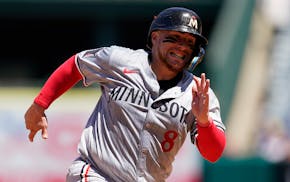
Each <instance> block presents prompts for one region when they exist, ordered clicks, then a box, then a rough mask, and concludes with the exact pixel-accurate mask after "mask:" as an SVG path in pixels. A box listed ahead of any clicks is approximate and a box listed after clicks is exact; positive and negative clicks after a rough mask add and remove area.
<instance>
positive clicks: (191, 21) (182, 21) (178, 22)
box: [147, 7, 208, 70]
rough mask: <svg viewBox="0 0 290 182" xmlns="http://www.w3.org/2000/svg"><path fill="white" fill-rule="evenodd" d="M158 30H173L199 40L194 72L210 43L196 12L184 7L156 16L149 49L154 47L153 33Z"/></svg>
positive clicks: (194, 59)
mask: <svg viewBox="0 0 290 182" xmlns="http://www.w3.org/2000/svg"><path fill="white" fill-rule="evenodd" d="M156 30H171V31H178V32H184V33H190V34H192V35H193V36H194V37H196V38H197V43H196V48H197V51H195V53H194V55H193V60H192V63H191V64H190V69H191V70H193V69H194V68H195V66H196V65H197V64H198V63H200V62H201V60H202V58H203V56H204V54H205V50H204V48H203V46H205V45H206V44H207V43H208V41H207V39H206V38H205V37H204V36H203V35H202V23H201V20H200V18H199V16H198V15H197V14H196V13H195V12H194V11H192V10H190V9H186V8H183V7H171V8H167V9H165V10H163V11H161V12H160V13H159V14H158V15H157V16H155V17H154V20H153V21H152V23H151V26H150V29H149V32H148V36H147V47H148V48H149V49H151V47H152V42H151V33H152V32H153V31H156ZM195 57H196V58H195ZM193 64H194V65H193Z"/></svg>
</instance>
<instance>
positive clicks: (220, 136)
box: [196, 120, 226, 162]
mask: <svg viewBox="0 0 290 182" xmlns="http://www.w3.org/2000/svg"><path fill="white" fill-rule="evenodd" d="M197 131H198V135H197V139H196V142H197V147H198V150H199V151H200V153H201V155H202V156H203V157H204V158H205V159H206V160H208V161H210V162H216V161H217V160H218V159H219V158H220V157H221V155H222V153H223V151H224V148H225V145H226V137H225V133H224V131H222V130H220V129H218V128H217V127H216V126H215V125H214V123H213V121H212V120H211V121H210V124H209V125H208V126H206V127H202V126H199V125H197Z"/></svg>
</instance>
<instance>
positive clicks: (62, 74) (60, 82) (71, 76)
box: [34, 55, 82, 109]
mask: <svg viewBox="0 0 290 182" xmlns="http://www.w3.org/2000/svg"><path fill="white" fill-rule="evenodd" d="M81 79H82V75H81V74H80V72H79V70H78V69H77V66H76V64H75V55H74V56H72V57H70V58H69V59H68V60H66V61H65V62H64V63H63V64H62V65H60V66H59V67H58V68H57V69H56V70H55V71H54V72H53V73H52V74H51V76H50V77H49V78H48V80H47V81H46V82H45V84H44V86H43V87H42V89H41V90H40V93H39V94H38V95H37V96H36V98H35V99H34V102H35V103H37V104H39V105H40V106H42V107H43V108H45V109H47V108H48V107H49V106H50V104H51V103H52V102H53V101H54V100H55V99H57V98H58V97H59V96H60V95H62V94H63V93H64V92H65V91H67V90H68V89H70V88H71V87H73V86H74V85H75V84H76V83H77V82H78V81H80V80H81Z"/></svg>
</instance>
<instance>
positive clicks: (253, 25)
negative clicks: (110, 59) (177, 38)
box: [0, 0, 290, 182]
mask: <svg viewBox="0 0 290 182" xmlns="http://www.w3.org/2000/svg"><path fill="white" fill-rule="evenodd" d="M170 6H184V7H187V8H191V9H193V10H194V11H196V12H197V13H198V14H199V15H200V17H201V19H202V20H203V32H204V35H205V36H206V37H208V39H209V45H208V46H207V49H206V50H207V54H206V56H205V59H204V62H202V63H201V64H200V65H199V67H198V68H197V69H196V70H195V74H200V73H201V72H204V71H205V72H207V75H208V77H209V78H210V79H211V84H212V87H213V89H214V90H215V92H216V94H217V96H218V98H219V99H220V103H221V109H222V117H223V120H224V123H225V124H226V126H227V147H226V151H225V153H224V156H223V157H222V158H221V159H220V160H219V161H218V162H217V163H215V164H211V163H208V162H207V161H204V160H203V159H202V158H201V157H200V155H199V154H198V152H197V151H196V149H195V148H194V146H192V145H191V144H190V141H189V139H188V140H187V141H186V144H185V145H184V147H183V148H182V150H181V151H180V152H179V155H178V156H177V158H176V162H175V163H174V170H173V173H172V175H171V176H170V178H169V179H168V181H169V182H176V181H180V182H221V181H222V182H232V181H235V182H245V181H246V182H289V181H290V177H289V176H290V174H289V173H290V169H289V161H290V142H289V141H290V140H289V137H290V132H289V131H290V130H289V129H290V114H289V113H290V112H289V111H290V96H289V85H290V54H289V52H290V20H289V19H290V12H289V11H290V2H289V0H256V1H255V0H243V1H234V0H6V1H5V0H0V23H1V25H0V43H1V54H0V61H1V65H2V66H1V67H0V101H1V103H0V147H1V149H0V161H1V163H0V182H8V181H9V182H11V181H13V182H28V181H29V182H61V181H64V180H65V174H66V169H67V167H68V166H69V165H70V163H71V161H72V160H73V159H74V158H75V157H76V155H77V153H76V146H77V142H78V139H79V136H80V132H81V131H82V128H83V127H84V125H85V122H86V119H87V118H88V117H89V114H90V112H91V111H92V109H93V107H94V104H95V103H96V102H97V99H98V96H99V92H98V85H96V86H93V87H90V88H82V85H81V84H79V85H76V86H75V87H74V88H73V89H72V90H70V91H69V92H67V93H66V94H65V95H63V96H62V97H61V98H59V99H58V100H57V101H56V102H54V103H53V104H52V106H51V107H50V108H49V109H48V110H47V116H48V119H49V139H48V140H46V141H43V140H41V139H40V136H39V135H38V137H36V138H37V139H36V141H35V142H34V143H30V142H29V141H28V139H27V134H28V132H27V131H26V130H25V125H24V119H23V116H24V113H25V111H26V109H27V108H28V107H29V106H30V104H31V102H32V100H33V98H34V97H35V96H36V94H37V92H38V91H39V89H40V87H41V85H42V84H43V83H44V81H45V80H46V79H47V78H48V76H49V75H50V74H51V73H52V71H53V70H54V69H55V68H57V67H58V66H59V65H60V64H61V63H62V62H63V61H64V60H66V59H67V58H68V57H70V56H71V55H72V54H75V53H77V52H79V51H81V50H84V49H90V48H95V47H100V46H107V45H112V44H116V45H121V46H127V47H130V48H133V49H138V48H144V47H145V44H146V38H147V31H148V28H149V25H150V23H151V20H152V18H153V15H156V13H158V12H159V11H160V10H162V9H164V8H167V7H170Z"/></svg>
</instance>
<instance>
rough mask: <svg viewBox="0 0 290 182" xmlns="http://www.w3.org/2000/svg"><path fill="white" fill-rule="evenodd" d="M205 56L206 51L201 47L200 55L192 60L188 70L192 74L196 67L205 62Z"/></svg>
mask: <svg viewBox="0 0 290 182" xmlns="http://www.w3.org/2000/svg"><path fill="white" fill-rule="evenodd" d="M204 55H205V49H204V48H203V47H200V48H199V53H198V54H197V55H196V56H194V57H193V58H192V60H191V63H190V64H189V66H188V68H187V69H188V71H190V72H192V71H193V70H194V69H195V67H196V66H197V65H198V64H199V63H200V62H201V61H202V60H203V58H204Z"/></svg>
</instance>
